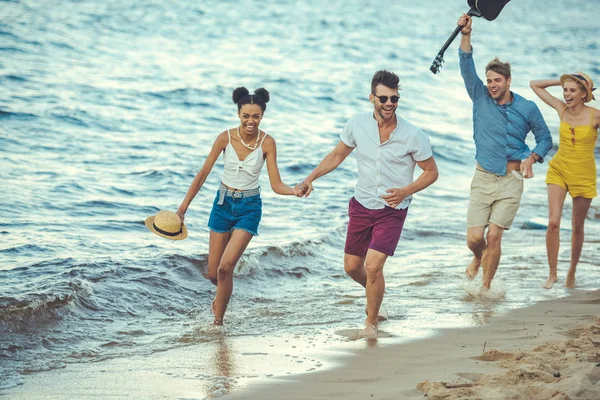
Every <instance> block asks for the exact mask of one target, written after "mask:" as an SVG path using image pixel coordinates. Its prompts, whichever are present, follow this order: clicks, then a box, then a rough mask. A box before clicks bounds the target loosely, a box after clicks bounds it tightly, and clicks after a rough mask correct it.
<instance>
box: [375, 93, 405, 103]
mask: <svg viewBox="0 0 600 400" xmlns="http://www.w3.org/2000/svg"><path fill="white" fill-rule="evenodd" d="M373 96H375V97H377V98H378V99H379V101H380V102H381V104H385V103H387V101H388V99H390V101H391V102H392V103H394V104H396V103H397V102H398V100H400V96H391V97H390V96H377V95H376V94H375V93H373Z"/></svg>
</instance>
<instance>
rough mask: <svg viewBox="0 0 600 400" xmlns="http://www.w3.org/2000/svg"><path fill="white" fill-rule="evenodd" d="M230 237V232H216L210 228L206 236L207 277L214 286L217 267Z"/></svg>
mask: <svg viewBox="0 0 600 400" xmlns="http://www.w3.org/2000/svg"><path fill="white" fill-rule="evenodd" d="M230 238H231V232H225V233H218V232H215V231H212V230H211V231H210V235H209V237H208V279H210V281H211V282H212V283H213V285H215V286H217V269H218V268H219V263H220V262H221V258H222V257H223V253H224V252H225V247H227V243H229V239H230Z"/></svg>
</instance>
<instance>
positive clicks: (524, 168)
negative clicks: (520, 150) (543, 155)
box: [519, 157, 534, 179]
mask: <svg viewBox="0 0 600 400" xmlns="http://www.w3.org/2000/svg"><path fill="white" fill-rule="evenodd" d="M533 163H534V160H533V158H531V157H527V158H526V159H524V160H523V161H521V165H520V166H519V172H521V175H523V178H525V179H529V178H533Z"/></svg>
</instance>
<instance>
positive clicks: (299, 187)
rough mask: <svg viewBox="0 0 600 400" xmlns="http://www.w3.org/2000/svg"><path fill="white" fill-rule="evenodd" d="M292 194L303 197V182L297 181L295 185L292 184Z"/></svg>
mask: <svg viewBox="0 0 600 400" xmlns="http://www.w3.org/2000/svg"><path fill="white" fill-rule="evenodd" d="M293 190H294V196H296V197H303V196H304V190H305V186H303V183H299V184H297V185H296V186H294V189H293Z"/></svg>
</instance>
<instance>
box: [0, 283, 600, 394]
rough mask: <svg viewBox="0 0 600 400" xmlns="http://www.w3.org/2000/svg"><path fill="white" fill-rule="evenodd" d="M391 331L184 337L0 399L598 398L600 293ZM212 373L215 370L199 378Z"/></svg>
mask: <svg viewBox="0 0 600 400" xmlns="http://www.w3.org/2000/svg"><path fill="white" fill-rule="evenodd" d="M382 328H384V325H382ZM389 340H390V339H387V338H382V339H381V340H380V341H379V342H378V343H371V344H367V343H365V342H364V341H357V342H354V343H355V345H356V347H355V348H353V349H350V350H346V351H343V352H340V350H339V348H338V349H337V350H336V349H332V350H331V351H328V350H322V349H320V348H319V347H318V346H314V344H311V343H309V342H306V341H303V340H301V339H298V341H296V342H294V341H289V340H279V341H278V340H273V339H268V338H266V337H254V338H245V339H237V340H236V341H233V342H229V341H228V340H227V338H224V339H223V341H217V343H214V347H213V348H211V351H210V352H209V354H206V353H207V352H206V347H203V348H202V352H200V351H199V348H197V347H196V346H195V345H191V346H185V347H181V348H178V349H172V350H169V351H165V352H161V353H155V354H151V355H147V356H138V357H130V358H120V359H115V360H107V361H102V362H98V363H90V364H80V363H77V364H68V365H67V367H66V368H63V369H60V370H54V371H46V372H39V373H34V374H31V375H29V376H27V377H26V379H25V382H24V384H23V385H21V386H18V387H15V388H12V389H8V390H4V391H0V397H3V398H6V399H32V398H60V399H88V398H117V397H118V398H144V399H159V398H177V399H204V398H215V397H223V398H227V399H332V398H333V399H400V398H402V399H404V398H407V399H410V398H415V399H416V398H419V399H422V398H428V399H479V398H481V399H495V398H499V399H504V398H509V399H547V398H553V399H598V398H600V290H596V291H592V292H586V291H576V290H575V291H573V292H572V295H571V296H569V297H566V298H562V299H558V300H550V301H546V302H541V303H538V304H536V305H533V306H531V307H527V308H523V309H518V310H512V311H510V312H507V313H506V314H503V315H499V316H495V317H492V318H491V320H490V322H489V324H487V325H485V326H479V327H473V328H466V329H451V330H444V331H441V332H440V333H439V334H437V335H435V336H433V337H430V338H427V339H423V340H417V341H412V342H409V343H404V344H391V345H390V344H389ZM386 343H388V344H386ZM201 353H202V354H201ZM332 366H333V367H332ZM327 367H331V368H329V369H325V368H327ZM215 369H216V370H215ZM215 371H217V372H218V374H217V375H220V376H219V377H218V378H217V379H212V380H210V379H207V377H208V376H212V375H215ZM425 395H426V397H424V396H425Z"/></svg>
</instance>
